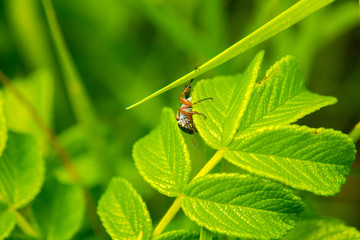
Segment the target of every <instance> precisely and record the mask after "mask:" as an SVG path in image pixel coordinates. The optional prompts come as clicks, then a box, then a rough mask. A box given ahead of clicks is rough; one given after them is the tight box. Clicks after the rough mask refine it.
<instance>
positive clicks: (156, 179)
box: [133, 108, 191, 196]
mask: <svg viewBox="0 0 360 240" xmlns="http://www.w3.org/2000/svg"><path fill="white" fill-rule="evenodd" d="M133 158H134V160H135V164H136V167H137V169H138V170H139V172H140V174H141V175H142V176H143V177H144V179H145V180H146V181H147V182H148V183H149V184H150V185H151V186H152V187H153V188H155V189H156V190H158V191H159V192H161V193H163V194H165V195H168V196H177V195H178V194H179V193H181V192H182V189H183V188H184V186H185V185H186V184H187V182H188V180H189V175H190V171H191V165H190V156H189V152H188V149H187V147H186V144H185V141H184V137H183V136H182V133H181V132H180V129H179V127H178V124H177V123H176V120H175V114H174V112H173V111H172V110H171V109H169V108H165V109H164V110H163V113H162V117H161V123H160V125H159V126H158V127H157V128H155V129H154V130H153V131H151V133H150V134H148V135H147V136H145V137H144V138H142V139H140V140H139V141H137V142H136V143H135V145H134V148H133Z"/></svg>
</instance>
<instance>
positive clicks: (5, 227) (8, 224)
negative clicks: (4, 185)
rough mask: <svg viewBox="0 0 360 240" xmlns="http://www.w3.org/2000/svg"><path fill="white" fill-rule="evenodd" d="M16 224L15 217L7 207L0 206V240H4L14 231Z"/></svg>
mask: <svg viewBox="0 0 360 240" xmlns="http://www.w3.org/2000/svg"><path fill="white" fill-rule="evenodd" d="M0 205H2V203H0ZM15 224H16V216H15V213H14V212H11V211H9V210H8V209H7V207H5V206H4V208H3V206H0V239H4V238H6V237H7V236H9V234H10V233H11V231H12V230H13V229H14V227H15Z"/></svg>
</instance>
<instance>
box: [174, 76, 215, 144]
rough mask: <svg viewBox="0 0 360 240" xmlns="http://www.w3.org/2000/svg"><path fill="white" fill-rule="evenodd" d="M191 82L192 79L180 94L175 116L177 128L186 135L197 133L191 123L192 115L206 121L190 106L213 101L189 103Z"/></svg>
mask: <svg viewBox="0 0 360 240" xmlns="http://www.w3.org/2000/svg"><path fill="white" fill-rule="evenodd" d="M193 80H194V79H191V80H190V82H189V84H187V85H186V86H185V89H184V90H183V91H182V93H181V94H180V96H179V100H180V102H181V105H180V107H179V109H178V112H177V114H176V120H177V122H178V125H179V128H180V129H181V130H182V131H184V132H185V133H188V134H190V135H192V134H194V133H195V132H197V129H196V127H195V124H194V122H193V118H192V115H194V114H198V115H201V116H203V117H204V118H205V119H206V116H205V115H204V114H202V113H198V112H196V111H193V110H192V106H193V105H195V104H197V103H199V102H202V101H204V100H208V99H211V100H213V98H211V97H210V98H204V99H201V100H199V101H197V102H194V103H192V102H191V100H192V98H191V97H190V91H191V86H190V84H191V82H192V81H193ZM183 96H185V97H183ZM193 145H195V144H194V140H193Z"/></svg>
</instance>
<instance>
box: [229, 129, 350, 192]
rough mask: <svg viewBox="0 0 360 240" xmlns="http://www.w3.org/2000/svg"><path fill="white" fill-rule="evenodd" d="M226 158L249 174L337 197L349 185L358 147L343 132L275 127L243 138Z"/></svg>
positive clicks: (232, 144) (243, 135)
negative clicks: (343, 186)
mask: <svg viewBox="0 0 360 240" xmlns="http://www.w3.org/2000/svg"><path fill="white" fill-rule="evenodd" d="M224 156H225V158H226V160H228V161H229V162H231V163H233V164H235V165H237V166H239V167H241V168H244V169H246V170H248V171H249V172H252V173H255V174H258V175H261V176H265V177H268V178H272V179H275V180H278V181H281V182H283V183H285V184H287V185H290V186H292V187H294V188H298V189H302V190H307V191H311V192H314V193H316V194H321V195H333V194H335V193H337V192H339V191H340V187H341V185H342V184H343V183H344V182H345V176H346V175H347V174H348V173H349V171H350V165H351V164H352V162H353V161H354V158H355V147H354V144H353V142H352V140H351V139H350V138H349V137H348V136H347V135H345V134H342V133H341V132H339V131H334V130H331V129H323V128H319V129H312V128H308V127H305V126H303V127H299V126H296V125H293V126H273V127H263V128H259V129H257V130H256V131H252V132H249V133H247V134H240V135H239V136H238V137H237V138H236V139H235V140H234V142H232V143H231V145H230V146H229V151H227V152H225V155H224Z"/></svg>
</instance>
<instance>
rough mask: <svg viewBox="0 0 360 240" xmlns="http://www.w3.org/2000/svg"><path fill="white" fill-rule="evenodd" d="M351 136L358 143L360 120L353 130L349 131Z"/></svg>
mask: <svg viewBox="0 0 360 240" xmlns="http://www.w3.org/2000/svg"><path fill="white" fill-rule="evenodd" d="M349 137H351V138H352V139H353V141H354V143H357V141H359V139H360V122H358V123H357V124H356V125H355V127H354V128H353V130H351V132H350V133H349Z"/></svg>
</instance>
